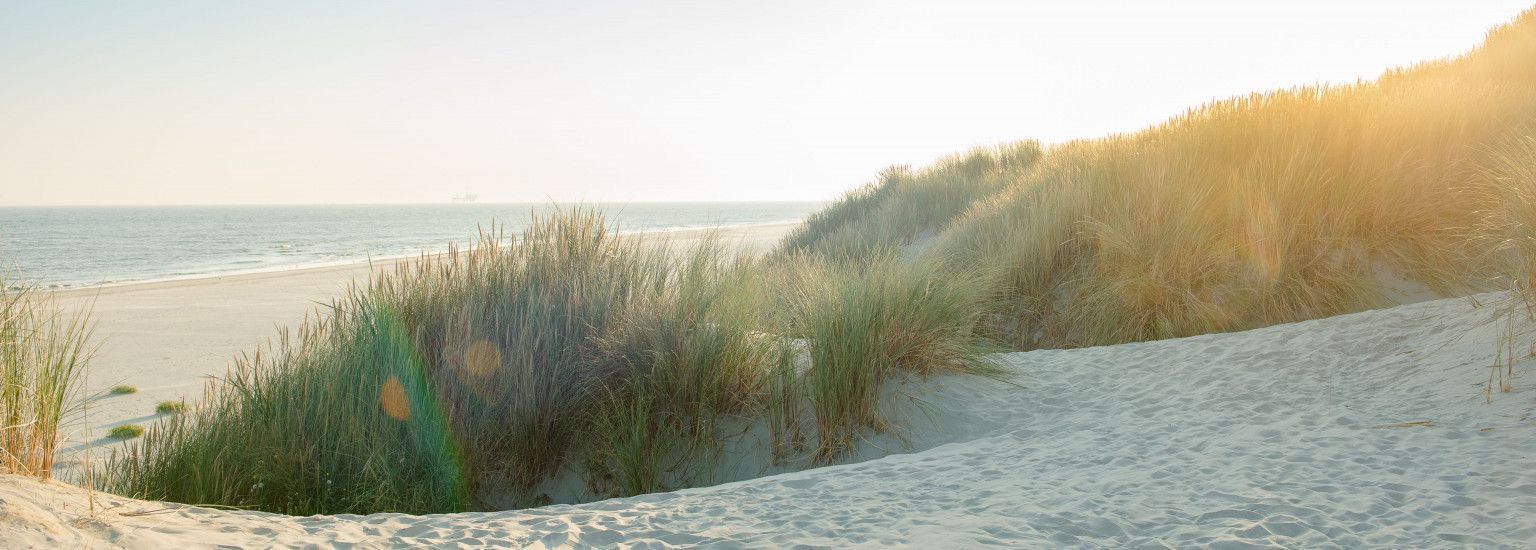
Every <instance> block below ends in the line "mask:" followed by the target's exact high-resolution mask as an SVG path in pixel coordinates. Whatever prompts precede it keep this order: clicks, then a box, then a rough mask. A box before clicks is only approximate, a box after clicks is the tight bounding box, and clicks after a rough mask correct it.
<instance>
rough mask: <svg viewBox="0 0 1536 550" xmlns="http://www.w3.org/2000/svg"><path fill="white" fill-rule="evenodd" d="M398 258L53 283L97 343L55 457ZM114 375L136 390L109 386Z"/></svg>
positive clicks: (760, 238)
mask: <svg viewBox="0 0 1536 550" xmlns="http://www.w3.org/2000/svg"><path fill="white" fill-rule="evenodd" d="M795 225H796V224H792V223H791V224H766V225H751V226H739V227H727V228H723V229H716V230H686V231H671V232H658V233H654V234H650V235H648V236H647V238H648V239H652V241H653V242H666V243H669V244H671V245H676V246H687V245H688V244H690V243H693V242H697V241H698V240H699V239H701V238H704V237H705V236H706V235H709V234H717V235H718V237H719V238H720V239H721V240H722V242H724V243H727V244H729V245H732V246H736V247H739V249H740V250H757V251H761V250H766V249H767V248H769V247H771V246H772V245H773V243H775V242H777V241H778V239H779V238H780V237H782V236H783V235H784V234H785V233H787V232H788V231H789V230H790V229H792V228H793V227H795ZM401 261H408V259H391V260H385V261H378V262H373V263H372V264H371V265H370V264H369V263H358V264H351V265H343V266H333V267H320V268H306V269H290V270H284V271H272V272H265V273H250V274H241V275H229V276H220V277H206V278H198V279H186V280H174V281H159V282H146V283H139V284H127V285H118V286H110V287H101V288H86V289H77V290H65V291H59V292H56V293H54V297H55V298H56V299H57V300H58V303H59V305H60V306H62V307H63V308H65V309H66V310H79V309H82V308H87V307H88V308H90V309H91V312H92V315H91V318H92V319H93V320H94V321H95V331H96V332H95V335H96V342H97V343H98V344H99V346H100V347H99V349H98V351H97V353H96V355H95V359H94V361H93V362H92V366H91V370H90V374H89V380H88V381H87V385H86V389H87V392H88V394H90V395H99V397H96V398H94V399H92V400H90V401H89V404H88V409H87V410H86V411H85V413H84V415H82V416H79V417H77V420H76V421H74V422H72V423H70V425H69V426H67V427H66V429H65V438H64V441H63V442H61V444H60V448H61V449H62V450H63V451H64V452H63V456H61V459H60V462H59V467H60V468H69V467H71V466H73V465H76V464H78V463H79V461H80V460H82V458H83V457H84V456H85V455H83V454H82V451H85V450H86V449H87V448H88V447H89V449H90V450H89V456H92V457H94V458H97V459H100V458H101V457H103V456H105V455H106V454H107V453H109V452H111V449H112V448H114V447H116V446H118V444H117V443H116V442H115V441H114V440H111V439H108V438H106V437H104V435H105V434H106V432H107V430H110V429H111V428H112V427H113V426H117V425H120V424H126V423H135V424H147V423H149V422H153V421H154V420H155V419H157V418H158V417H159V416H161V415H159V414H156V413H155V405H156V404H157V403H160V402H162V401H167V400H180V399H185V400H187V401H188V402H189V403H195V402H196V401H197V400H198V399H199V398H201V396H202V392H203V387H204V384H205V383H206V382H207V380H208V377H210V376H222V375H223V374H224V373H225V370H226V369H227V368H228V366H229V364H230V361H231V359H232V358H234V357H235V356H236V355H237V354H239V353H243V352H245V353H248V352H252V351H254V350H257V349H259V348H260V347H261V346H263V345H265V344H266V343H268V342H269V341H270V340H271V339H272V338H273V337H275V336H276V335H277V334H279V330H280V329H281V328H282V327H294V326H297V325H298V324H299V323H301V322H302V321H303V320H304V318H305V316H306V315H313V314H315V312H316V308H317V307H319V306H320V305H323V304H328V303H329V302H330V300H331V299H332V298H334V297H336V296H339V295H341V294H342V293H343V292H345V290H346V288H347V286H348V285H350V284H352V283H353V282H361V281H366V279H367V277H368V275H369V273H370V272H382V271H385V270H390V269H393V268H394V266H395V264H396V263H398V262H401ZM119 384H124V385H129V386H133V387H135V388H137V389H138V392H137V393H132V394H127V395H109V394H107V390H109V389H110V388H112V387H113V386H116V385H119Z"/></svg>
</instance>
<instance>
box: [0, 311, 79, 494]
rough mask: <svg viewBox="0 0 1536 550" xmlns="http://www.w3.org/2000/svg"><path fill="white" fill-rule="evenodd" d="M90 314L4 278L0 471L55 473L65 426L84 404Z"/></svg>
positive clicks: (0, 338) (0, 322)
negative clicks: (62, 307)
mask: <svg viewBox="0 0 1536 550" xmlns="http://www.w3.org/2000/svg"><path fill="white" fill-rule="evenodd" d="M88 318H89V313H88V312H86V311H81V312H79V313H78V314H75V315H72V316H66V315H65V314H63V313H62V312H60V311H58V310H57V309H56V308H55V307H54V305H53V303H52V301H51V300H49V299H47V298H40V297H37V296H35V295H34V294H33V292H32V291H31V289H30V288H21V289H15V288H13V287H8V286H7V285H6V284H4V281H0V472H5V473H14V474H21V475H28V476H35V477H38V478H42V479H47V478H49V477H50V475H51V471H52V469H53V460H54V452H55V450H56V449H57V447H58V443H59V425H60V423H61V422H63V421H64V420H66V418H68V416H69V414H70V413H71V412H72V411H75V410H78V409H76V407H77V406H78V404H79V403H80V402H81V401H80V397H81V395H80V392H81V391H82V384H83V383H84V376H85V372H86V364H87V362H88V360H89V358H90V355H91V352H92V349H91V348H90V345H89V341H90V332H91V330H90V324H89V321H88Z"/></svg>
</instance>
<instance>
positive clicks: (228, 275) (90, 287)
mask: <svg viewBox="0 0 1536 550" xmlns="http://www.w3.org/2000/svg"><path fill="white" fill-rule="evenodd" d="M801 223H803V221H801V220H794V221H775V222H761V223H744V224H733V225H719V226H709V227H676V228H668V229H637V230H623V229H619V230H618V234H619V235H622V236H625V237H637V236H638V237H646V238H664V239H668V240H670V239H677V238H702V237H703V236H704V235H706V234H708V233H710V232H716V233H721V234H727V233H741V232H751V231H757V230H762V231H769V230H779V229H782V230H783V231H784V232H785V233H787V232H788V229H789V228H792V227H795V226H798V225H800V224H801ZM780 236H782V234H781V235H780ZM460 244H462V243H460ZM447 252H448V251H447V250H433V249H429V250H423V251H421V252H417V253H413V254H389V255H383V256H376V257H375V256H369V257H364V258H353V259H346V260H336V261H332V262H318V263H298V264H287V265H277V266H268V267H260V268H252V269H236V270H230V271H216V272H209V273H199V274H193V275H175V276H170V277H157V278H149V279H134V280H125V281H111V282H103V283H90V284H79V285H75V286H70V285H61V286H43V285H38V286H36V287H34V288H33V291H34V292H37V293H39V294H47V295H51V296H55V297H58V298H72V297H75V296H76V295H78V294H81V293H88V292H92V291H107V290H115V289H120V288H124V287H141V286H142V287H150V286H155V285H169V286H174V285H176V284H180V283H194V284H195V283H197V282H198V281H220V280H224V279H236V278H242V277H261V276H269V275H270V276H283V275H289V274H298V273H300V272H308V271H317V272H318V271H326V270H345V269H361V268H363V267H365V266H367V265H369V264H377V265H380V266H382V265H385V264H387V265H389V266H393V265H395V264H397V263H399V262H400V261H402V260H414V259H417V258H421V257H424V256H438V255H442V254H446V253H447Z"/></svg>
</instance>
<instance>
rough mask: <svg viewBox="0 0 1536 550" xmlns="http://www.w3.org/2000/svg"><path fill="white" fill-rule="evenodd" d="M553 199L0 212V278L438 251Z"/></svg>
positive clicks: (715, 222) (722, 219) (752, 214)
mask: <svg viewBox="0 0 1536 550" xmlns="http://www.w3.org/2000/svg"><path fill="white" fill-rule="evenodd" d="M822 205H823V203H818V202H753V203H629V204H602V203H595V204H593V203H589V204H583V205H581V207H583V208H591V209H596V210H600V211H602V212H603V213H604V214H605V215H606V216H607V218H608V221H609V223H610V224H611V225H614V226H617V227H618V229H619V230H621V231H625V232H632V231H658V230H680V229H690V228H703V227H719V226H732V225H752V224H765V223H776V222H790V221H797V220H800V219H803V218H804V217H805V216H807V215H809V214H810V213H811V212H814V211H815V210H817V209H819V208H820V207H821V206H822ZM557 208H565V209H569V208H571V206H569V205H566V206H556V205H552V204H548V203H545V204H465V205H447V204H438V205H352V206H144V207H139V206H135V207H0V273H3V274H4V279H5V281H6V284H7V285H12V286H14V285H16V284H18V283H20V282H25V283H29V284H37V285H41V286H43V287H52V288H66V287H79V286H91V285H103V284H117V283H126V282H135V281H148V280H162V279H177V278H192V277H203V276H209V275H219V274H229V273H240V272H253V271H271V270H280V269H285V268H293V267H305V266H319V265H331V264H338V263H346V262H353V261H359V260H363V259H367V258H387V257H397V256H403V255H414V254H419V253H421V252H424V251H440V250H445V249H447V248H448V247H449V246H450V245H452V244H465V243H468V242H470V241H472V240H473V239H474V237H475V236H476V235H477V234H478V231H479V228H480V227H483V226H486V225H488V224H489V223H491V222H493V221H494V222H495V223H496V224H497V225H499V226H502V227H503V228H504V229H505V230H506V232H507V233H509V234H510V233H514V232H517V231H520V230H521V229H522V228H523V227H524V226H525V225H526V224H527V222H528V220H529V219H530V216H531V215H533V214H538V215H546V214H550V213H552V212H553V211H555V210H556V209H557Z"/></svg>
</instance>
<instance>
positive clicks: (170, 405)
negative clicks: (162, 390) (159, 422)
mask: <svg viewBox="0 0 1536 550" xmlns="http://www.w3.org/2000/svg"><path fill="white" fill-rule="evenodd" d="M155 412H156V413H158V414H181V413H184V412H187V402H186V401H161V402H160V404H158V405H155Z"/></svg>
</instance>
